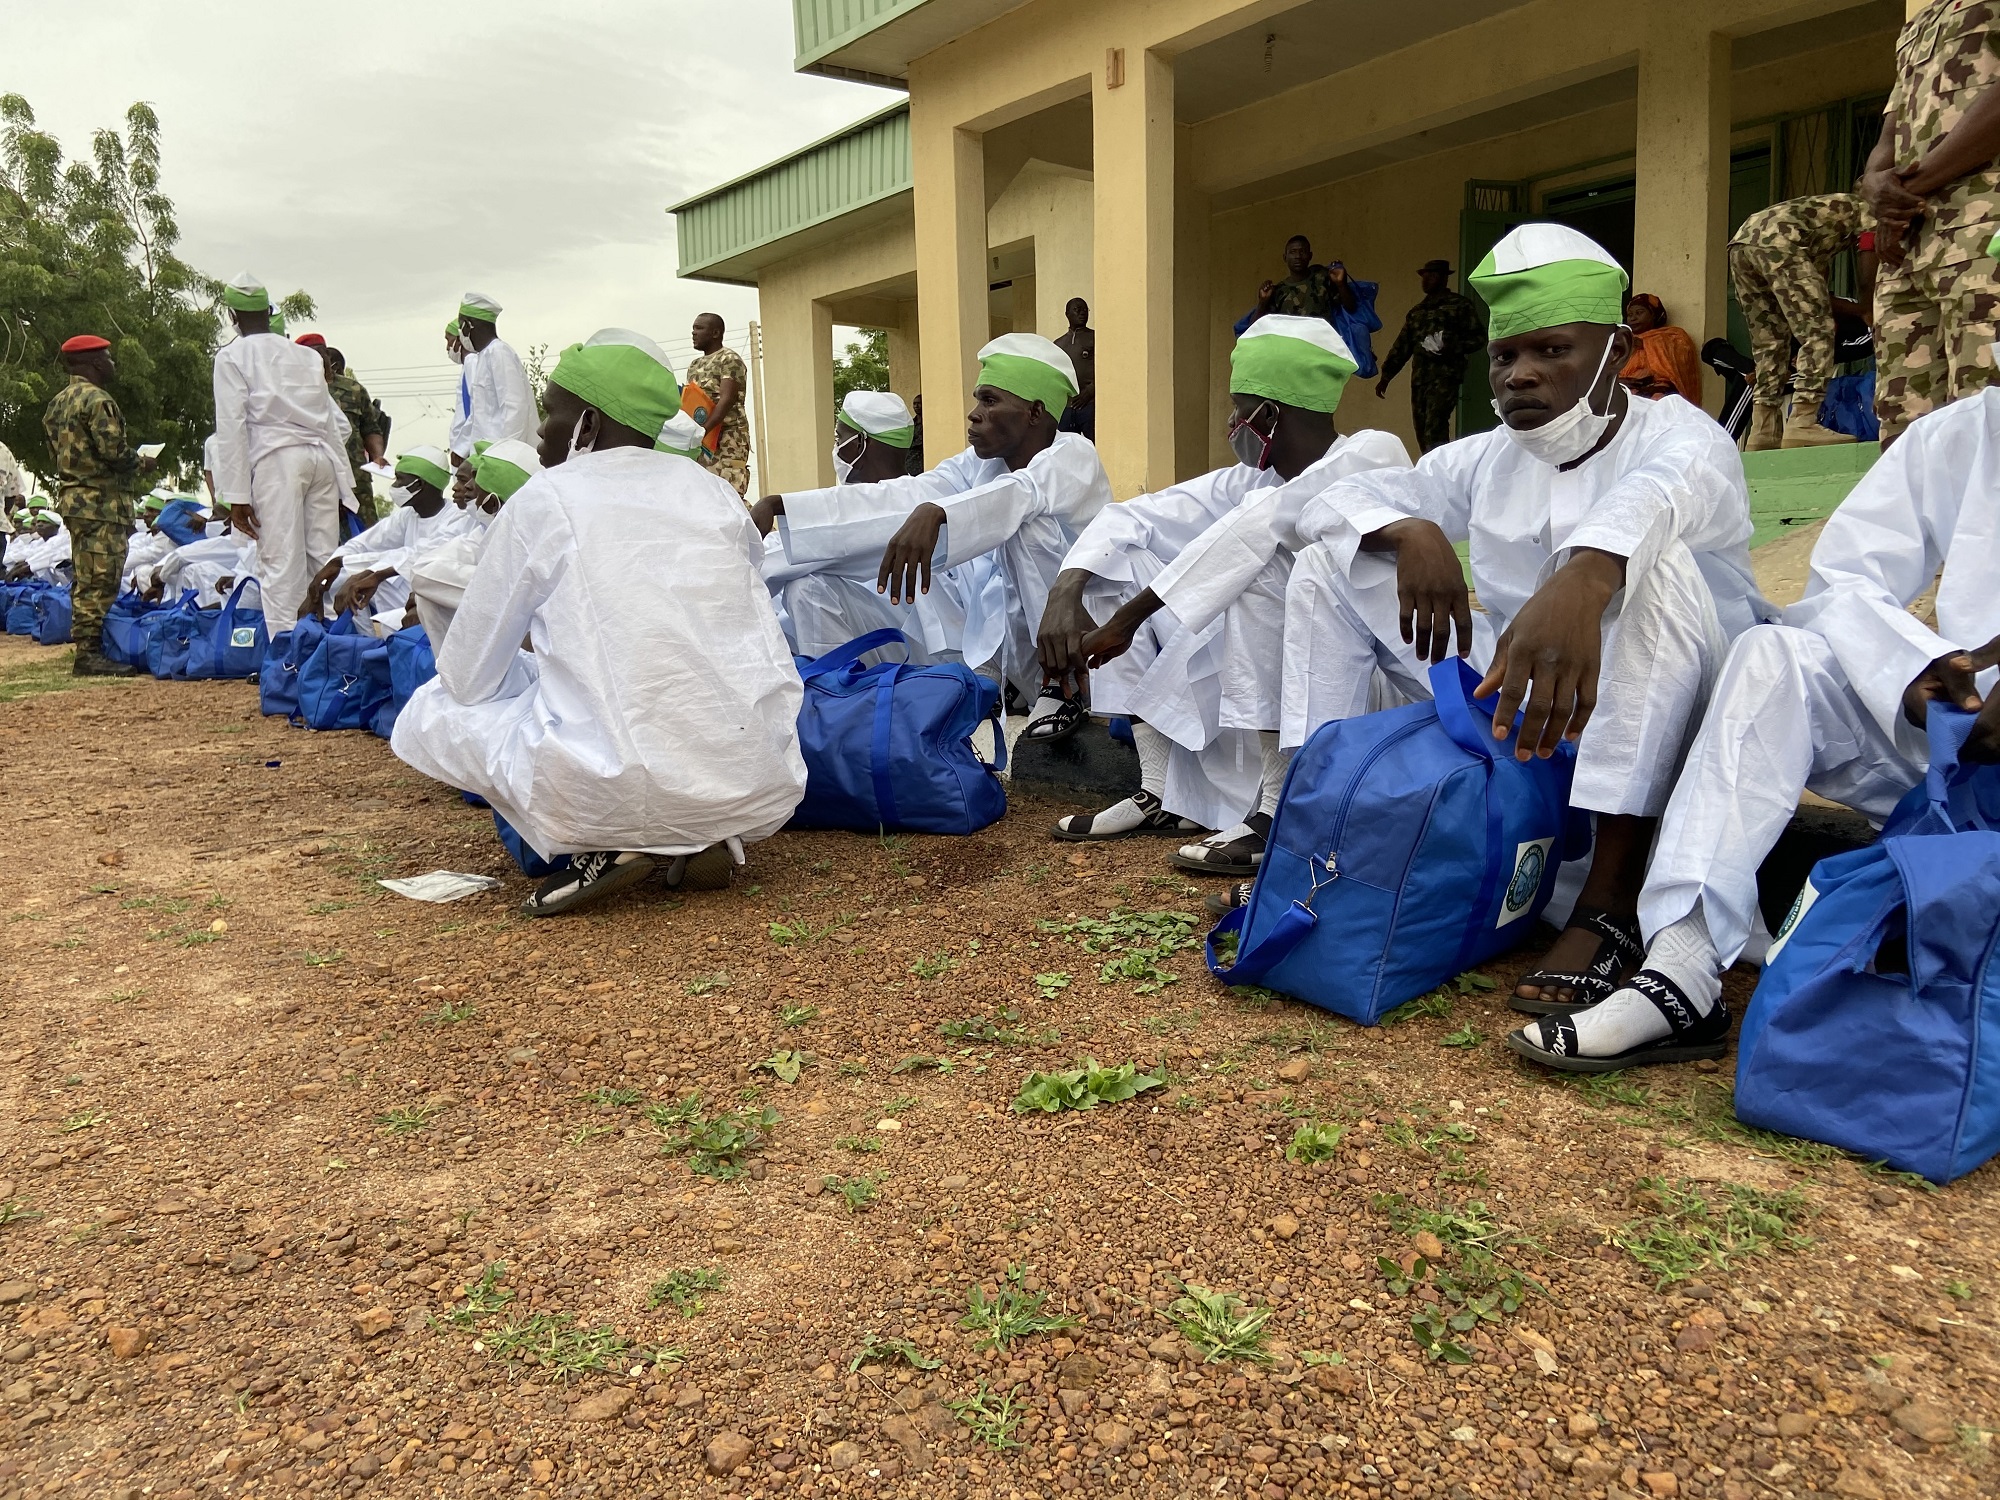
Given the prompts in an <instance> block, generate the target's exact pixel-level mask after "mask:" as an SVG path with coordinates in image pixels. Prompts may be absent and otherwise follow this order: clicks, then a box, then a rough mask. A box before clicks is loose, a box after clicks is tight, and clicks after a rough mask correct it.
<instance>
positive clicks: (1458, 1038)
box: [1438, 1021, 1486, 1047]
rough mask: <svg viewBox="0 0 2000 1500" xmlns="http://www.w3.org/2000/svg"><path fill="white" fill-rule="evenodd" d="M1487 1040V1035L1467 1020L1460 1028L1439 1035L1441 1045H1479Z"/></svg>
mask: <svg viewBox="0 0 2000 1500" xmlns="http://www.w3.org/2000/svg"><path fill="white" fill-rule="evenodd" d="M1485 1040H1486V1038H1485V1036H1484V1035H1483V1034H1482V1033H1481V1032H1479V1031H1477V1030H1475V1029H1474V1028H1473V1025H1472V1023H1471V1022H1470V1021H1467V1022H1466V1023H1465V1024H1464V1025H1463V1026H1461V1027H1459V1028H1458V1030H1456V1031H1454V1032H1451V1033H1450V1034H1448V1035H1446V1036H1441V1037H1439V1038H1438V1045H1439V1046H1440V1047H1477V1046H1478V1045H1479V1044H1480V1043H1481V1042H1483V1041H1485Z"/></svg>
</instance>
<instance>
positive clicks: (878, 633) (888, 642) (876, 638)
mask: <svg viewBox="0 0 2000 1500" xmlns="http://www.w3.org/2000/svg"><path fill="white" fill-rule="evenodd" d="M909 644H910V638H909V637H908V636H906V635H904V634H903V632H902V631H900V630H897V629H895V628H894V627H893V626H890V627H887V628H885V629H882V630H871V631H869V632H868V634H866V635H861V636H856V637H855V638H854V639H853V640H851V641H849V642H848V643H847V644H846V645H845V646H836V647H834V649H833V650H831V651H829V652H827V653H826V655H824V656H821V657H816V658H815V659H814V660H812V661H810V662H808V663H807V664H806V665H805V666H803V667H801V668H799V678H800V680H801V681H804V682H811V681H812V680H813V679H814V678H815V677H825V676H828V675H829V674H831V673H834V672H839V671H842V670H843V669H845V668H847V667H851V666H853V665H854V664H855V663H856V662H858V661H860V660H861V658H862V657H864V656H866V655H867V654H868V653H869V652H870V651H880V650H881V649H882V648H883V647H884V646H903V647H907V646H908V645H909Z"/></svg>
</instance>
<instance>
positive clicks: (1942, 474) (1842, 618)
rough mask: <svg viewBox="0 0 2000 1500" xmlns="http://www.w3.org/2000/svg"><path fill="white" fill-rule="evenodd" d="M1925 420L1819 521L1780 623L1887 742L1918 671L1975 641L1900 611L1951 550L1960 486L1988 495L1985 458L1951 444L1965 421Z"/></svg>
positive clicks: (1964, 433) (1970, 446)
mask: <svg viewBox="0 0 2000 1500" xmlns="http://www.w3.org/2000/svg"><path fill="white" fill-rule="evenodd" d="M1967 404H1968V405H1972V404H1973V403H1967ZM1947 410H1948V408H1947ZM1941 415H1942V413H1940V416H1941ZM1930 420H1933V419H1927V420H1926V421H1920V422H1917V423H1915V424H1913V425H1912V426H1911V427H1910V429H1909V430H1908V431H1907V432H1905V433H1904V434H1903V436H1902V437H1901V438H1900V439H1899V440H1898V441H1897V442H1896V444H1895V446H1893V447H1892V448H1890V450H1889V451H1888V452H1887V453H1885V454H1883V455H1882V457H1881V458H1879V459H1878V460H1876V462H1875V466H1874V467H1873V468H1871V469H1870V470H1869V471H1868V472H1867V473H1866V474H1864V475H1863V476H1862V478H1861V482H1860V483H1859V484H1857V485H1856V486H1855V487H1854V490H1853V492H1852V493H1851V494H1849V495H1848V497H1847V498H1846V499H1845V500H1843V501H1842V502H1841V503H1840V507H1839V508H1838V509H1837V510H1835V511H1834V513H1833V514H1832V516H1830V517H1829V518H1828V519H1827V523H1826V529H1825V530H1824V531H1822V532H1821V533H1820V536H1819V541H1818V542H1817V543H1815V544H1814V546H1813V554H1812V572H1811V575H1810V576H1809V577H1808V579H1807V580H1806V592H1805V597H1804V598H1802V599H1800V600H1799V602H1798V603H1797V604H1794V605H1793V606H1792V607H1791V608H1789V609H1787V610H1786V611H1785V623H1786V624H1787V625H1795V626H1798V627H1799V628H1801V629H1805V630H1811V631H1814V632H1816V633H1817V634H1819V635H1821V636H1823V637H1824V638H1825V640H1826V642H1827V644H1828V645H1829V646H1831V647H1832V648H1833V654H1834V658H1835V659H1836V660H1837V661H1839V663H1840V665H1841V669H1842V670H1843V671H1844V672H1846V674H1847V680H1848V682H1849V683H1850V684H1852V685H1853V688H1854V691H1855V692H1856V693H1857V694H1858V695H1859V696H1860V698H1861V701H1862V702H1863V703H1864V704H1866V705H1867V707H1868V711H1869V713H1870V714H1872V715H1873V716H1874V718H1875V722H1876V723H1877V724H1879V725H1880V726H1881V728H1882V731H1883V732H1884V733H1885V734H1887V735H1889V736H1890V737H1891V738H1892V739H1893V738H1895V737H1896V735H1897V732H1898V726H1899V725H1901V724H1902V723H1903V722H1904V721H1903V690H1904V689H1905V688H1907V687H1908V686H1909V685H1910V683H1911V682H1913V681H1914V680H1915V679H1916V677H1917V674H1918V673H1920V672H1922V671H1923V670H1924V668H1925V667H1927V666H1929V665H1930V664H1931V663H1932V662H1934V661H1936V660H1937V659H1938V658H1939V657H1940V656H1946V655H1949V654H1950V653H1951V652H1953V651H1955V650H1965V649H1968V648H1971V647H1975V646H1979V645H1983V644H1984V642H1981V641H1947V640H1945V639H1944V638H1943V637H1942V636H1940V635H1939V634H1938V633H1937V632H1936V631H1934V630H1932V629H1930V628H1929V627H1928V626H1926V625H1925V624H1924V623H1923V622H1922V621H1921V620H1919V619H1918V618H1917V617H1916V616H1915V615H1913V614H1911V613H1910V611H1909V605H1910V602H1911V601H1912V600H1914V599H1915V598H1916V597H1917V596H1918V595H1919V594H1921V593H1923V591H1924V590H1925V589H1927V588H1929V587H1930V586H1931V581H1932V580H1933V579H1934V578H1936V577H1937V571H1938V568H1939V567H1940V566H1942V565H1943V563H1944V559H1945V556H1946V555H1947V554H1948V553H1949V551H1950V549H1951V538H1952V533H1953V531H1954V529H1955V528H1956V526H1957V522H1958V511H1959V506H1960V504H1961V502H1962V501H1963V498H1964V496H1965V493H1966V490H1967V488H1968V486H1971V487H1972V488H1973V493H1975V494H1978V495H1981V496H1982V497H1983V496H1984V495H1985V494H1987V493H1989V491H1988V490H1987V489H1986V488H1985V486H1986V484H1988V483H1990V464H1991V460H1990V457H1989V456H1986V455H1981V454H1979V453H1978V452H1977V449H1976V444H1974V443H1967V442H1964V441H1961V440H1960V439H1961V438H1962V437H1970V436H1972V435H1973V433H1972V426H1973V424H1971V423H1969V422H1961V423H1955V424H1953V423H1946V424H1943V425H1942V426H1931V425H1928V422H1929V421H1930ZM1982 458H1985V459H1986V461H1985V462H1984V463H1982V462H1980V460H1981V459H1982ZM1982 471H1985V472H1982Z"/></svg>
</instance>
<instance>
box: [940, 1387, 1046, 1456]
mask: <svg viewBox="0 0 2000 1500" xmlns="http://www.w3.org/2000/svg"><path fill="white" fill-rule="evenodd" d="M948 1404H949V1406H950V1407H951V1409H952V1411H953V1412H954V1413H956V1414H957V1416H958V1419H959V1421H961V1422H963V1423H964V1424H965V1425H966V1426H967V1427H969V1428H971V1429H972V1435H973V1436H974V1437H976V1438H978V1439H979V1440H980V1441H981V1442H982V1443H984V1444H986V1446H987V1447H989V1448H991V1449H993V1450H994V1451H995V1452H998V1453H1004V1452H1006V1451H1007V1450H1009V1449H1011V1448H1018V1447H1020V1446H1021V1444H1020V1442H1019V1440H1017V1439H1016V1438H1015V1436H1014V1429H1015V1428H1016V1427H1019V1426H1020V1425H1021V1418H1022V1417H1023V1416H1025V1415H1026V1414H1027V1407H1026V1406H1025V1405H1024V1404H1018V1403H1016V1402H1015V1400H1014V1397H1013V1395H1012V1393H1011V1392H1009V1393H1004V1394H1001V1395H997V1396H996V1395H995V1394H994V1393H993V1392H992V1391H990V1390H989V1389H987V1385H986V1382H985V1381H983V1380H982V1381H980V1382H979V1389H978V1390H977V1391H976V1392H975V1393H974V1394H972V1395H970V1396H963V1397H960V1398H959V1399H958V1400H956V1401H952V1402H949V1403H948Z"/></svg>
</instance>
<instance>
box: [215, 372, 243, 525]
mask: <svg viewBox="0 0 2000 1500" xmlns="http://www.w3.org/2000/svg"><path fill="white" fill-rule="evenodd" d="M249 399H250V383H249V379H248V377H246V376H245V375H244V373H243V370H242V367H241V366H240V365H239V364H238V363H237V361H235V360H234V359H225V358H223V357H222V356H221V355H220V354H218V355H217V356H216V360H215V471H214V472H215V498H216V500H217V501H218V502H219V503H220V504H222V505H224V506H230V505H248V504H249V503H250V422H249V418H248V416H247V415H246V409H247V406H248V402H249Z"/></svg>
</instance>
